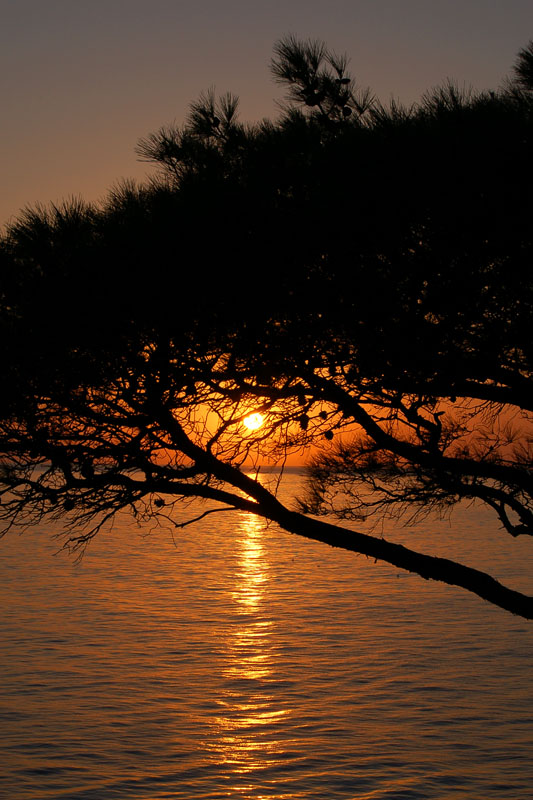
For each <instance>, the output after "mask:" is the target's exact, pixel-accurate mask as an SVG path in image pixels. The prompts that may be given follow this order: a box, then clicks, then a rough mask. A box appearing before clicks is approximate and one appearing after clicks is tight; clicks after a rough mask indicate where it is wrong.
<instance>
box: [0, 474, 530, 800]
mask: <svg viewBox="0 0 533 800" xmlns="http://www.w3.org/2000/svg"><path fill="white" fill-rule="evenodd" d="M273 479H274V477H273V476H266V477H265V478H264V480H265V481H269V480H273ZM302 481H303V476H302V474H301V473H300V472H299V471H297V470H295V471H287V472H286V473H285V475H284V477H283V479H282V481H281V486H280V494H281V496H282V498H283V499H284V500H286V502H288V503H290V502H291V500H290V498H291V497H293V496H294V495H295V494H298V492H299V491H301V488H302ZM203 510H205V507H199V506H195V505H194V504H193V505H192V506H189V507H188V508H186V509H183V510H180V511H176V512H175V516H174V520H175V521H176V522H183V521H185V520H186V519H189V518H190V517H192V516H195V515H198V514H201V513H202V511H203ZM368 525H369V523H368V522H361V523H357V524H355V523H354V524H353V527H354V528H355V529H359V530H366V529H367V527H368ZM365 526H366V527H365ZM64 532H65V531H63V533H64ZM61 533H62V531H60V530H59V529H57V528H53V527H52V528H51V527H49V526H47V525H46V524H42V525H41V526H40V527H36V528H34V529H30V530H28V531H26V532H24V533H23V534H21V535H19V534H18V533H17V532H16V531H13V530H12V531H10V532H9V533H8V534H7V535H6V536H5V537H4V538H3V539H2V540H1V541H0V602H1V615H0V798H3V800H45V799H46V800H52V799H53V800H141V799H142V800H171V799H172V800H189V798H191V799H192V798H195V799H196V800H222V799H223V798H224V799H225V798H236V799H237V798H238V799H239V800H240V799H242V798H246V799H247V800H266V798H269V800H274V798H275V799H276V800H297V799H298V800H355V799H357V800H422V799H424V800H430V799H431V800H448V799H449V798H450V799H451V798H454V800H466V799H467V798H468V800H488V799H489V798H494V800H531V798H532V797H533V680H532V678H533V670H532V666H533V624H532V623H530V622H527V621H525V620H523V619H520V618H518V617H515V616H512V615H511V614H509V613H508V612H505V611H502V610H501V609H499V608H495V607H493V606H491V605H489V604H488V603H486V602H484V601H482V600H480V599H479V598H478V597H476V596H474V595H472V594H469V593H468V592H465V591H463V590H460V589H454V588H451V587H449V586H445V585H443V584H438V583H435V582H430V581H425V580H423V579H422V578H420V577H417V576H416V575H412V574H409V573H406V572H402V571H399V570H398V569H397V568H394V567H391V566H388V565H385V564H382V563H379V562H375V561H374V560H373V559H368V558H366V557H363V556H358V555H355V554H353V553H349V552H345V551H342V550H336V549H333V548H331V547H328V546H327V545H322V544H319V543H316V542H310V541H307V540H305V539H302V538H300V537H298V536H295V535H292V534H288V533H285V532H283V531H281V530H279V529H278V528H277V527H276V526H274V525H267V524H265V523H264V522H263V521H261V520H260V519H258V518H257V517H255V516H253V515H250V514H245V513H241V512H235V511H225V512H221V513H215V514H208V515H207V516H205V517H203V518H202V519H201V520H199V521H198V522H196V523H195V524H193V525H190V526H186V527H184V528H179V527H174V526H173V525H172V524H171V523H165V524H157V522H156V521H152V522H150V523H143V524H141V525H139V524H137V523H136V522H135V520H134V519H132V518H131V517H130V516H128V515H126V514H124V515H121V516H119V517H118V518H117V519H116V520H115V522H114V524H113V526H112V527H110V528H108V529H106V530H104V531H102V532H100V533H99V534H98V536H97V537H96V538H95V539H94V540H93V541H92V542H91V543H90V545H89V546H88V547H87V549H86V550H85V552H84V554H83V557H82V558H81V559H79V558H76V554H72V553H69V552H68V551H66V550H64V549H62V548H61V542H62V539H61ZM374 535H376V536H385V537H386V538H389V539H391V540H393V541H398V542H402V543H404V544H408V545H410V546H411V547H413V548H415V549H418V550H420V551H423V552H427V553H431V554H436V555H443V556H448V557H453V558H456V559H457V560H459V561H461V562H463V563H466V564H469V565H471V566H474V567H477V568H479V569H484V570H489V571H491V573H492V574H493V575H495V577H497V578H498V579H500V580H502V581H503V582H505V583H507V584H509V585H512V586H513V587H514V588H517V589H520V590H522V591H525V592H528V593H533V569H532V568H533V540H532V539H531V538H528V537H521V538H518V539H512V538H511V537H510V536H509V535H508V534H506V533H505V532H503V531H502V530H501V529H500V528H499V525H498V522H497V520H495V518H494V517H493V516H492V515H491V514H490V513H489V512H488V511H487V510H485V509H483V508H482V507H480V506H476V505H473V506H466V505H463V506H460V507H459V508H457V509H456V511H455V512H454V513H453V515H452V516H451V518H450V519H431V518H429V519H426V520H424V521H421V522H420V523H419V524H418V525H417V526H409V525H408V526H406V527H403V526H401V525H400V524H399V523H398V522H394V523H393V522H389V523H386V524H383V526H379V527H378V528H375V529H374ZM58 537H59V538H58Z"/></svg>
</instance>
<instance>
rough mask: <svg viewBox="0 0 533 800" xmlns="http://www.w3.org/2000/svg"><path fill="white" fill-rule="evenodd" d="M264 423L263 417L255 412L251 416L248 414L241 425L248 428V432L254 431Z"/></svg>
mask: <svg viewBox="0 0 533 800" xmlns="http://www.w3.org/2000/svg"><path fill="white" fill-rule="evenodd" d="M264 421H265V418H264V416H263V415H262V414H259V413H258V412H255V413H253V414H248V416H247V417H245V418H244V419H243V424H244V425H245V427H246V428H248V430H249V431H256V430H257V429H258V428H260V427H261V425H262V424H263V422H264Z"/></svg>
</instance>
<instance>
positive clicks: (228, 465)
mask: <svg viewBox="0 0 533 800" xmlns="http://www.w3.org/2000/svg"><path fill="white" fill-rule="evenodd" d="M532 48H533V45H532V44H531V43H530V44H529V45H528V46H527V47H526V48H525V49H524V50H522V51H521V52H520V53H519V55H518V59H517V62H516V64H515V67H514V78H513V79H511V80H509V81H508V82H507V84H506V85H505V86H504V88H501V89H497V90H494V91H488V92H479V93H474V92H465V91H462V90H459V89H458V88H457V87H456V86H454V85H452V84H449V85H445V86H443V87H440V88H437V89H435V90H432V91H430V92H428V93H427V94H426V95H425V96H424V97H423V98H422V99H421V100H420V102H419V103H418V104H416V105H415V106H413V107H412V108H404V107H402V106H401V105H399V104H396V103H393V104H391V105H390V106H389V107H384V106H383V105H381V104H380V103H379V102H378V101H376V100H375V99H374V98H373V97H372V95H371V93H370V92H369V91H367V90H362V89H361V88H359V87H358V86H357V85H356V84H355V83H354V81H353V80H352V79H351V77H350V76H349V75H348V74H347V61H346V59H345V58H344V57H339V56H337V55H335V54H334V53H331V52H330V51H329V50H327V48H326V47H325V46H324V45H322V44H320V43H316V42H303V43H302V42H299V41H297V40H295V39H294V38H292V37H288V38H287V39H284V40H282V41H281V42H279V43H278V44H277V45H276V47H275V50H274V59H273V62H272V73H273V75H274V78H275V79H276V80H277V81H278V82H280V83H282V84H283V85H285V86H286V87H287V89H288V96H287V102H286V105H285V106H284V107H283V108H282V111H281V113H280V116H279V118H278V119H277V120H275V121H269V120H265V121H263V122H261V123H259V124H255V125H245V124H243V123H241V122H240V121H239V120H238V116H237V100H236V98H234V97H232V96H231V95H226V96H223V97H221V98H219V99H217V98H216V97H215V96H214V95H213V94H212V93H208V94H206V95H205V96H203V97H201V98H200V100H199V101H198V102H197V103H195V104H193V105H192V106H191V110H190V115H189V118H188V120H187V122H186V124H185V125H184V126H183V127H181V128H176V127H167V128H162V129H161V130H160V131H158V132H157V133H155V134H152V135H150V136H148V137H147V138H146V139H143V140H141V142H140V143H139V146H138V152H139V155H140V156H141V158H143V159H146V160H148V161H150V162H151V163H153V164H155V165H156V166H157V168H158V172H157V175H156V177H154V178H153V180H152V181H151V182H150V183H148V184H147V185H144V186H136V185H134V184H129V183H124V184H122V185H120V186H119V187H118V188H117V189H116V190H114V191H113V192H111V193H110V195H109V197H108V199H107V201H106V202H105V203H104V204H102V205H99V206H92V205H86V204H84V203H83V202H81V201H72V202H69V203H65V204H64V205H63V206H61V207H55V206H50V207H48V208H36V209H28V210H26V211H25V212H23V213H22V214H21V216H20V218H19V219H18V220H17V221H15V223H14V224H12V225H11V226H10V227H9V228H8V230H7V232H6V234H5V236H4V237H3V240H2V242H1V248H0V269H1V287H0V288H1V296H0V303H1V319H0V324H1V325H2V337H1V342H2V344H1V348H2V352H1V357H2V366H3V372H4V379H3V393H2V395H1V399H0V446H1V450H2V473H1V479H2V486H3V490H2V505H1V506H0V512H1V516H2V518H3V520H4V523H5V530H7V529H9V528H10V527H11V526H13V525H30V524H32V523H35V522H37V521H39V520H41V519H42V518H43V517H47V516H48V517H50V518H52V519H63V518H65V519H68V520H69V525H70V529H69V530H70V534H69V538H68V542H69V543H70V545H72V546H81V545H83V544H84V543H86V542H87V541H88V540H89V539H90V538H91V537H92V536H93V535H94V534H95V533H96V532H97V531H98V530H99V528H100V527H101V525H102V524H104V523H105V522H106V521H107V520H109V519H110V518H112V516H113V515H114V514H115V513H116V512H117V511H119V510H120V509H124V508H129V509H130V510H131V511H132V513H133V514H135V515H137V516H140V517H143V516H144V515H147V516H157V515H159V516H164V517H166V518H169V519H171V517H172V509H173V506H174V504H176V503H182V502H183V501H187V500H188V499H189V498H191V497H196V498H204V499H206V500H208V501H213V502H214V503H215V504H217V505H220V507H229V508H236V509H242V510H246V511H250V512H253V513H256V514H259V515H261V516H263V517H265V518H267V519H270V520H273V521H275V522H277V523H278V524H279V525H280V526H281V527H282V528H284V529H286V530H287V531H290V532H292V533H296V534H300V535H303V536H307V537H310V538H314V539H318V540H320V541H323V542H326V543H329V544H332V545H334V546H339V547H343V548H345V549H348V550H353V551H355V552H360V553H366V554H368V555H372V556H373V557H375V558H378V559H383V560H385V561H387V562H389V563H392V564H395V565H397V566H399V567H402V568H405V569H408V570H411V571H414V572H417V573H419V574H420V575H422V576H423V577H426V578H434V579H436V580H442V581H444V582H447V583H451V584H455V585H459V586H462V587H464V588H466V589H468V590H470V591H473V592H475V593H477V594H479V595H480V596H481V597H483V598H485V599H487V600H490V601H491V602H493V603H495V604H497V605H500V606H501V607H503V608H506V609H508V610H510V611H512V612H513V613H516V614H521V615H522V616H524V617H527V618H532V617H533V598H531V597H528V596H525V595H523V594H520V593H518V592H515V591H513V590H511V589H508V588H506V587H504V586H502V585H501V584H499V583H498V582H497V581H495V580H494V579H493V578H491V577H490V576H488V575H485V574H483V573H480V572H478V571H476V570H473V569H470V568H467V567H464V566H462V565H460V564H457V563H455V562H454V561H453V560H445V559H437V558H432V557H431V556H427V555H422V554H420V553H416V552H415V551H413V550H410V549H407V548H404V547H401V546H399V545H395V544H392V543H390V542H387V541H386V540H385V539H381V538H374V537H372V536H370V535H366V534H361V533H357V532H355V531H352V530H350V529H348V528H345V527H343V526H342V525H341V524H338V523H335V522H333V519H334V517H335V516H336V517H337V519H340V520H352V521H353V520H358V519H360V518H361V516H367V515H369V514H379V515H383V514H401V513H407V514H408V515H409V517H413V516H416V515H417V514H421V515H423V514H425V513H428V512H431V511H437V512H443V511H446V510H447V509H450V508H452V507H453V506H454V505H455V504H456V503H458V502H459V501H461V500H464V499H467V500H476V501H479V502H482V503H485V504H487V505H488V506H489V507H490V508H491V509H492V510H493V511H494V513H495V515H496V516H497V518H498V519H499V521H500V523H501V526H502V535H507V536H509V535H510V536H511V537H515V536H518V535H532V534H533V496H532V488H533V486H532V476H531V466H532V427H531V415H532V411H533V383H532V366H533V363H532V362H533V346H532V345H533V343H532V337H531V322H532V309H533V293H532V289H533V282H532V276H531V265H532V226H531V219H532V211H533V198H532V185H533V182H532V177H533V175H532V153H533V148H532V145H533V136H532V132H533V83H532V80H531V62H532V52H533V50H532ZM251 283H255V286H256V290H255V291H251V290H250V285H251ZM252 410H253V411H260V412H261V413H262V414H263V415H264V416H265V424H264V425H263V426H262V427H261V428H259V429H258V430H257V431H255V432H253V433H250V432H248V433H246V434H245V432H244V428H243V420H244V418H245V417H246V415H247V414H249V413H250V411H252ZM310 444H313V445H314V446H315V453H317V455H315V456H314V458H313V460H312V462H311V464H310V467H309V469H308V489H307V492H306V495H305V496H304V497H302V498H300V499H299V507H298V510H297V511H294V510H289V509H287V508H285V507H284V506H283V505H282V504H281V503H280V502H279V501H278V499H277V498H276V497H275V496H274V494H272V493H271V492H269V491H267V489H265V488H264V487H263V486H262V485H261V483H260V482H259V480H256V479H253V478H252V477H250V476H249V475H247V474H246V471H245V470H243V469H242V467H243V465H244V464H245V462H246V460H247V459H250V458H270V459H271V460H273V461H277V463H279V464H283V463H284V458H285V457H286V454H287V453H288V452H290V451H292V450H294V449H296V450H298V448H302V447H304V446H306V445H310ZM209 508H211V506H209ZM321 515H328V516H327V518H324V519H321V518H320V517H321ZM509 541H510V542H511V539H510V540H509ZM511 546H512V542H511ZM451 555H452V557H453V553H452V554H451Z"/></svg>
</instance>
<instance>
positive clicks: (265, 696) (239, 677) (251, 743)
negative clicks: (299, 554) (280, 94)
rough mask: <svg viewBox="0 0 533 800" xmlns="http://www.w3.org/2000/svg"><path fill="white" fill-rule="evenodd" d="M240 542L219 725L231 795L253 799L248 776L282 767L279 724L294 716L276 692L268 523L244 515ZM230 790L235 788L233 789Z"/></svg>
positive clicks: (220, 748)
mask: <svg viewBox="0 0 533 800" xmlns="http://www.w3.org/2000/svg"><path fill="white" fill-rule="evenodd" d="M236 533H237V535H238V542H239V552H238V561H237V565H236V566H237V570H236V574H235V584H234V588H233V591H232V592H231V598H232V601H233V604H234V609H235V622H237V621H238V624H236V625H233V626H232V630H231V633H230V636H229V637H228V639H227V640H226V648H227V650H226V653H227V661H226V667H225V669H224V673H223V674H224V677H225V680H226V690H225V692H224V693H223V696H221V697H220V698H219V701H218V702H219V707H220V714H219V715H218V716H217V717H216V719H215V720H214V723H215V726H216V744H215V747H214V750H215V754H216V757H217V760H218V761H222V762H223V763H224V764H225V765H226V769H227V777H228V787H227V788H228V790H230V789H231V791H233V792H234V793H235V796H236V797H241V796H248V795H247V794H246V792H247V791H248V790H250V789H251V785H249V782H248V780H247V777H246V776H247V775H248V774H249V773H257V772H258V771H259V772H261V771H263V770H267V769H268V768H269V766H271V765H272V764H273V763H276V761H277V754H278V751H279V750H280V748H281V743H280V742H279V741H278V738H277V735H276V728H277V724H276V723H279V721H280V719H282V718H284V717H285V716H286V715H289V714H290V710H289V709H287V708H285V707H283V706H281V707H280V705H279V703H278V702H277V698H276V696H275V693H273V692H272V689H274V687H275V684H276V680H275V677H274V674H273V667H274V663H275V660H276V658H275V648H274V646H273V641H272V634H273V633H274V630H273V628H274V622H273V620H272V619H271V618H270V615H269V614H268V600H267V594H268V591H267V590H268V583H269V567H270V565H269V564H268V553H267V549H266V547H265V545H264V543H263V536H264V533H265V528H264V523H263V522H262V521H261V520H259V519H258V518H257V517H255V516H254V515H252V514H243V515H242V516H241V518H240V522H239V527H238V529H237V531H236ZM230 784H231V787H230Z"/></svg>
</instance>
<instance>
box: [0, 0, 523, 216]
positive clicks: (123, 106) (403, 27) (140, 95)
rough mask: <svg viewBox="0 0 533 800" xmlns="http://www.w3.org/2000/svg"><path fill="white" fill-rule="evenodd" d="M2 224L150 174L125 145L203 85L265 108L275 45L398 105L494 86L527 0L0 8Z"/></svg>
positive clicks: (71, 1)
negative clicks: (332, 61)
mask: <svg viewBox="0 0 533 800" xmlns="http://www.w3.org/2000/svg"><path fill="white" fill-rule="evenodd" d="M0 11H1V17H0V18H1V20H2V22H1V26H0V81H1V98H2V118H3V119H2V129H1V130H2V153H1V160H0V166H1V175H2V193H1V196H0V224H1V223H5V222H7V221H8V220H9V218H10V217H12V216H13V215H15V214H17V212H18V211H19V209H20V208H22V207H24V206H26V205H33V204H35V203H37V202H41V203H47V202H49V201H54V202H58V201H61V199H63V198H68V197H72V196H80V195H81V196H83V197H84V198H85V199H87V200H91V201H92V200H97V199H98V198H99V197H102V196H104V195H105V193H106V190H107V189H108V188H109V187H111V186H112V185H113V184H114V183H115V182H116V181H117V180H119V179H120V178H126V177H137V178H142V177H143V176H145V175H146V174H147V172H148V171H149V167H148V166H147V165H146V164H142V163H139V162H138V161H137V159H136V156H135V153H134V147H135V144H136V142H137V140H138V139H139V138H140V137H141V136H145V135H146V134H148V133H149V132H151V131H153V130H157V129H158V128H159V127H160V126H161V125H162V124H164V123H169V122H173V121H177V122H180V121H182V120H183V118H184V116H185V115H186V113H187V108H188V104H189V103H190V102H191V101H192V100H194V99H195V98H196V97H197V96H198V94H199V93H200V92H201V91H202V90H203V89H207V88H209V87H210V86H215V87H216V89H217V91H218V92H220V93H223V92H225V91H232V92H234V93H235V94H238V95H239V96H240V98H241V116H242V117H243V118H245V119H249V120H253V119H259V118H261V117H263V116H271V115H273V114H275V113H276V106H275V101H276V99H278V100H279V99H280V98H281V96H282V95H281V92H280V89H279V87H277V86H276V85H275V84H274V83H273V82H272V80H271V78H270V74H269V69H268V64H269V61H270V57H271V51H272V45H273V43H274V42H275V41H276V40H277V39H279V38H280V37H281V36H283V35H285V34H287V33H294V34H296V35H297V36H299V37H301V38H307V37H312V38H320V39H323V40H325V41H326V42H327V43H328V45H329V46H330V47H331V48H332V49H335V50H336V51H337V52H347V53H348V54H349V56H350V57H351V62H350V69H351V72H352V74H353V75H355V77H356V78H357V80H358V82H359V84H360V85H363V86H370V87H371V88H372V90H373V91H374V92H375V94H377V95H378V96H379V97H380V99H381V100H383V101H387V100H388V99H389V98H390V97H391V96H394V97H396V98H397V99H400V100H402V101H404V102H406V103H410V102H412V101H414V100H416V99H418V98H419V96H420V94H421V93H423V92H424V91H425V90H426V89H428V88H430V87H431V86H434V85H436V84H439V83H441V82H442V81H444V80H445V79H447V78H451V79H456V80H457V81H459V82H460V83H461V84H465V85H467V86H470V85H471V86H473V87H475V88H480V89H481V88H494V87H497V86H498V85H500V84H501V82H502V81H503V80H504V78H505V76H506V75H508V74H509V71H510V69H511V66H512V64H513V61H514V59H515V55H516V53H517V51H518V50H519V49H520V48H521V47H523V46H524V45H526V44H527V42H528V41H529V40H530V39H532V38H533V2H531V0H351V1H350V0H328V2H327V3H326V2H324V0H321V2H318V0H305V2H304V0H270V2H265V1H264V0H255V2H254V0H247V2H245V0H225V1H224V0H218V2H217V1H216V0H203V1H202V2H200V1H198V2H196V3H193V2H192V1H191V0H188V1H187V2H184V1H182V0H150V2H148V0H142V2H141V0H105V2H104V0H91V1H90V2H89V0H46V1H45V0H0Z"/></svg>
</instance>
